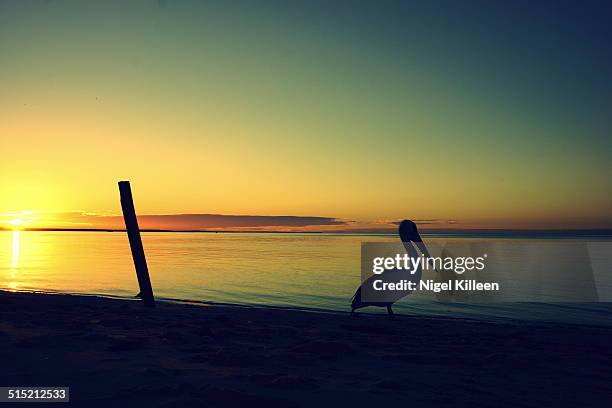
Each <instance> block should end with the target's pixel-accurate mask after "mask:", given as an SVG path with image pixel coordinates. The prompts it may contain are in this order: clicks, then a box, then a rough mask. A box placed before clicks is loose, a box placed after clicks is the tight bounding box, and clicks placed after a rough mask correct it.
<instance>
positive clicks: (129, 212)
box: [119, 181, 155, 307]
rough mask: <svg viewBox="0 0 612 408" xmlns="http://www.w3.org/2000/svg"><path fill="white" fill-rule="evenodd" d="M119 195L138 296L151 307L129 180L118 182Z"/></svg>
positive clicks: (149, 281) (153, 299) (151, 295)
mask: <svg viewBox="0 0 612 408" xmlns="http://www.w3.org/2000/svg"><path fill="white" fill-rule="evenodd" d="M119 195H120V197H121V209H122V210H123V219H124V220H125V229H126V230H127V234H128V239H129V240H130V248H131V249H132V258H133V259H134V266H135V267H136V276H137V277H138V286H140V297H141V298H142V300H143V302H144V304H145V305H146V306H151V307H153V306H155V298H154V297H153V288H152V287H151V279H150V278H149V269H148V268H147V260H146V258H145V253H144V249H143V247H142V240H141V239H140V230H139V229H138V220H137V219H136V210H135V209H134V201H133V200H132V189H131V188H130V182H129V181H120V182H119Z"/></svg>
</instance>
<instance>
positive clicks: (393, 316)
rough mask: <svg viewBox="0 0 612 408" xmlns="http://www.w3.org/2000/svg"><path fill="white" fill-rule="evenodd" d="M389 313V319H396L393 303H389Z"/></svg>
mask: <svg viewBox="0 0 612 408" xmlns="http://www.w3.org/2000/svg"><path fill="white" fill-rule="evenodd" d="M387 313H388V315H389V319H391V320H393V319H395V314H394V313H393V309H392V305H387Z"/></svg>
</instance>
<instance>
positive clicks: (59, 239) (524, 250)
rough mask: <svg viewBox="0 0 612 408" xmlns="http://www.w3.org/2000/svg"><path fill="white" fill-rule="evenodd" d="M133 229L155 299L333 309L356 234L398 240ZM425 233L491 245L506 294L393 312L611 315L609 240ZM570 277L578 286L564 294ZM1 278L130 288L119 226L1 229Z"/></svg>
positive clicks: (340, 297)
mask: <svg viewBox="0 0 612 408" xmlns="http://www.w3.org/2000/svg"><path fill="white" fill-rule="evenodd" d="M142 239H143V244H144V247H145V253H146V256H147V262H148V265H149V270H150V275H151V281H152V284H153V288H154V292H155V295H156V297H158V298H160V299H173V300H186V301H194V302H219V303H237V304H247V305H265V306H280V307H291V308H308V309H313V310H335V311H348V310H350V308H349V304H350V299H351V297H352V295H353V293H354V292H355V289H356V288H357V287H358V286H359V284H360V279H361V278H360V266H361V264H360V253H361V252H360V251H361V244H362V242H388V243H397V242H398V238H396V237H394V236H380V235H378V236H377V235H339V234H269V233H176V232H145V233H142ZM424 239H425V242H426V243H427V244H428V245H429V246H431V247H432V248H436V247H437V248H443V247H447V248H449V247H453V245H454V246H455V247H462V246H463V247H466V248H472V252H473V250H474V248H481V249H482V248H485V249H484V250H486V251H489V252H491V253H492V254H493V255H494V256H493V258H494V262H496V263H497V264H498V266H503V268H501V269H500V270H501V271H502V272H500V273H501V274H502V275H503V276H502V278H503V279H502V280H503V281H504V285H505V287H506V288H509V289H507V292H506V294H507V296H505V297H502V298H500V299H497V300H496V299H493V301H487V302H484V303H478V302H473V301H469V299H454V300H453V301H448V300H447V299H440V298H437V297H436V296H420V295H418V294H415V295H414V296H412V295H411V296H408V297H406V298H405V299H404V300H402V301H401V302H399V303H398V304H397V305H396V307H395V308H394V309H395V311H396V312H397V313H405V314H416V315H437V316H453V317H461V318H474V319H481V320H498V319H521V320H534V319H535V320H546V321H563V322H572V323H582V324H597V325H612V317H611V316H612V314H611V312H612V306H611V305H612V304H611V303H609V302H610V301H611V300H612V296H611V294H612V281H611V279H610V273H611V272H612V271H610V268H609V265H610V262H609V258H608V257H607V254H608V253H609V249H610V242H609V241H606V240H603V241H599V242H597V241H596V242H593V241H592V240H590V239H570V240H563V239H561V240H560V239H554V240H548V241H547V240H543V239H538V240H532V239H517V238H516V237H512V238H504V237H451V236H437V237H429V238H427V237H426V238H424ZM551 242H554V245H553V246H551V245H547V244H548V243H551ZM593 245H594V246H593ZM551 248H552V249H551ZM551 251H553V252H554V253H549V254H548V255H549V256H547V257H544V258H543V257H542V256H541V255H540V254H542V253H546V252H551ZM534 254H537V255H538V256H535V255H534ZM550 259H552V260H554V262H552V261H550ZM585 260H586V261H585ZM572 262H573V263H572ZM585 262H586V264H585ZM578 269H580V271H578ZM583 269H584V270H583ZM517 271H522V273H518V272H517ZM533 271H536V272H535V273H534V272H533ZM593 271H595V272H593ZM500 276H501V275H500ZM568 277H572V279H573V280H572V279H569V280H568V279H567V278H568ZM559 280H561V281H563V282H565V283H564V284H563V285H558V284H557V281H559ZM542 282H555V284H554V285H552V286H553V290H552V291H550V290H542V287H543V286H546V285H544V284H543V283H542ZM549 286H550V285H549ZM576 287H581V288H582V289H580V290H581V291H580V294H581V295H580V296H579V297H575V296H574V297H572V296H569V295H572V293H576V290H577V289H575V288H576ZM0 288H2V289H8V290H16V291H49V292H65V293H79V294H93V295H107V296H117V297H132V296H134V295H135V294H136V293H137V292H138V284H137V281H136V275H135V272H134V266H133V263H132V259H131V254H130V249H129V244H128V240H127V236H126V234H125V232H43V231H0ZM534 288H536V289H534ZM551 293H552V294H551ZM568 296H569V297H568ZM364 312H365V313H380V312H383V310H382V309H378V310H377V308H370V309H364Z"/></svg>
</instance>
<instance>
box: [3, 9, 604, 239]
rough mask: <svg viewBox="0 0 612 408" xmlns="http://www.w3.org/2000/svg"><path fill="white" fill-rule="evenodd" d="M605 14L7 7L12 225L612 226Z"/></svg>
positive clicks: (6, 170)
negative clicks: (128, 188) (127, 192)
mask: <svg viewBox="0 0 612 408" xmlns="http://www.w3.org/2000/svg"><path fill="white" fill-rule="evenodd" d="M611 17H612V7H611V6H610V5H609V3H608V4H607V3H606V2H567V1H554V2H547V1H538V2H527V1H512V2H489V1H462V2H456V1H420V2H416V1H402V2H395V1H382V2H374V1H369V2H364V1H334V2H329V1H292V2H283V1H258V2H252V1H218V2H204V1H174V0H168V1H130V2H123V1H118V2H112V1H100V2H93V1H92V2H88V1H86V2H82V1H71V2H70V1H61V0H56V1H3V0H0V155H1V156H0V226H5V227H9V228H10V227H11V226H13V227H14V226H16V225H20V226H25V227H78V228H110V227H114V226H116V225H120V223H121V219H120V217H117V216H118V215H120V214H121V208H120V204H119V195H118V188H117V182H118V181H119V180H129V181H130V182H131V185H132V190H133V193H134V199H135V204H136V209H137V211H138V214H139V215H142V216H145V215H146V216H148V218H143V219H142V220H143V221H142V222H145V223H146V226H147V227H149V228H162V226H163V228H180V229H199V228H201V229H205V228H219V229H226V228H229V229H240V228H242V227H244V228H247V229H257V228H263V229H289V230H293V229H298V230H299V229H310V230H335V229H364V228H365V229H368V228H369V229H377V228H386V227H391V226H394V225H395V224H394V223H395V222H396V221H397V220H401V219H404V218H410V219H414V220H417V222H418V223H420V224H427V225H428V226H433V227H445V228H446V227H449V226H451V227H453V228H489V227H490V228H610V227H612V211H611V210H612V194H611V193H612V164H611V162H610V153H611V151H612V142H611V140H612V138H611V137H610V135H611V131H612V126H611V122H612V115H611V112H610V108H611V106H612V104H611V102H612V45H611V43H610V41H609V38H612V21H611ZM247 216H254V217H247ZM118 223H119V224H118Z"/></svg>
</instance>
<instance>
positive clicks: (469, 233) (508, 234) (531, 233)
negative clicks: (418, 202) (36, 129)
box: [0, 228, 612, 238]
mask: <svg viewBox="0 0 612 408" xmlns="http://www.w3.org/2000/svg"><path fill="white" fill-rule="evenodd" d="M0 231H15V230H14V229H9V228H0ZM19 231H34V232H125V229H106V228H23V229H19ZM421 231H422V235H423V236H426V237H427V236H428V237H437V236H439V237H453V238H462V237H465V238H470V237H481V238H612V229H604V228H602V229H531V230H528V229H422V230H421ZM140 232H143V233H149V232H173V233H174V232H181V233H209V234H228V233H229V234H303V235H310V234H324V235H347V236H348V235H362V236H397V232H395V231H394V230H389V231H346V230H344V231H271V230H258V231H231V230H230V231H228V230H224V231H219V230H201V229H195V230H172V229H148V228H146V229H141V230H140Z"/></svg>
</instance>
